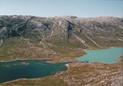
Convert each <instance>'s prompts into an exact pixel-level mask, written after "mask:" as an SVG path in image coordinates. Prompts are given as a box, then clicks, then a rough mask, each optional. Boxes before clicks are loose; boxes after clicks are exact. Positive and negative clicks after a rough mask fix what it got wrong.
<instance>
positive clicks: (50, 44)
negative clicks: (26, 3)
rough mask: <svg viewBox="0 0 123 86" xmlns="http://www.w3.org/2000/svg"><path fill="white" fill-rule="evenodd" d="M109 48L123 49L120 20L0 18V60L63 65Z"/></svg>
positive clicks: (122, 20) (70, 17) (113, 18)
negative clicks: (47, 61)
mask: <svg viewBox="0 0 123 86" xmlns="http://www.w3.org/2000/svg"><path fill="white" fill-rule="evenodd" d="M109 47H123V18H118V17H97V18H78V17H75V16H67V17H50V18H46V17H35V16H0V60H8V59H16V58H20V59H23V58H45V59H46V58H48V59H49V58H50V59H53V60H57V61H59V60H60V61H63V60H65V61H67V60H70V59H72V58H74V57H77V56H82V55H84V51H83V49H101V48H109Z"/></svg>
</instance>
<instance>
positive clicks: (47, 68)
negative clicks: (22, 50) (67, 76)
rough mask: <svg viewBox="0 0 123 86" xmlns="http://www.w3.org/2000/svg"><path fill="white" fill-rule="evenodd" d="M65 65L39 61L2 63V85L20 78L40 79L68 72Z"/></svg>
mask: <svg viewBox="0 0 123 86" xmlns="http://www.w3.org/2000/svg"><path fill="white" fill-rule="evenodd" d="M66 69H67V67H66V66H65V63H55V64H53V63H47V62H46V61H39V60H17V61H11V62H0V83H3V82H7V81H11V80H16V79H20V78H39V77H44V76H48V75H53V74H56V73H57V72H60V71H64V70H66Z"/></svg>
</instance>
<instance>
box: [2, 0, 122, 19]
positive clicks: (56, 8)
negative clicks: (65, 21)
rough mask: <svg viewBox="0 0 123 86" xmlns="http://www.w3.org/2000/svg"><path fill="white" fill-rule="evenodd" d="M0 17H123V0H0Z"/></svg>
mask: <svg viewBox="0 0 123 86" xmlns="http://www.w3.org/2000/svg"><path fill="white" fill-rule="evenodd" d="M0 15H33V16H79V17H97V16H118V17H123V0H0Z"/></svg>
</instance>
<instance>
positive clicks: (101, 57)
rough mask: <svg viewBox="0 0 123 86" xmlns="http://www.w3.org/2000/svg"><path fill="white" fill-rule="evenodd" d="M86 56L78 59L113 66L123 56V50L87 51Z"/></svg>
mask: <svg viewBox="0 0 123 86" xmlns="http://www.w3.org/2000/svg"><path fill="white" fill-rule="evenodd" d="M85 52H86V53H87V54H86V55H84V56H82V57H79V58H77V59H78V60H79V61H82V62H89V63H91V62H101V63H108V64H113V63H117V62H118V61H119V58H120V56H122V55H123V48H109V49H102V50H85Z"/></svg>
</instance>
